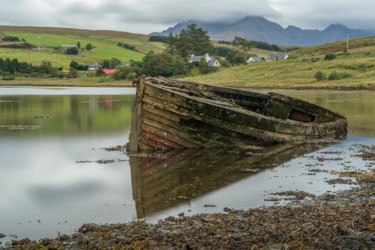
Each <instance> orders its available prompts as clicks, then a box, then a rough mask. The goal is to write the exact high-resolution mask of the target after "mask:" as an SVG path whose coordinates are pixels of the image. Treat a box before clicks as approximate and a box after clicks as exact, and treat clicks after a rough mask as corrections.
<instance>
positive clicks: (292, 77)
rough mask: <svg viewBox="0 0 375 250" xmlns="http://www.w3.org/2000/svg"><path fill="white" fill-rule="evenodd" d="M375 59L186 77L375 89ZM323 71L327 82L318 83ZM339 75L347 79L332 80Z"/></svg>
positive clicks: (268, 65) (253, 84) (291, 63)
mask: <svg viewBox="0 0 375 250" xmlns="http://www.w3.org/2000/svg"><path fill="white" fill-rule="evenodd" d="M374 66H375V57H373V56H366V57H353V56H347V57H342V58H338V59H335V60H332V61H325V60H324V59H320V60H319V61H317V62H312V61H311V60H298V59H292V60H286V61H273V62H262V63H253V64H248V65H243V66H238V67H231V68H223V69H220V70H219V71H218V72H215V73H212V74H207V75H200V76H195V77H186V78H185V80H189V81H195V82H202V83H211V84H217V85H225V86H232V87H247V88H282V89H290V88H292V89H298V88H317V89H321V88H323V89H371V90H373V89H375V68H374ZM318 71H321V72H322V73H323V74H325V76H326V79H325V80H322V81H317V80H316V79H315V77H314V76H315V74H316V73H317V72H318ZM332 72H336V73H337V74H340V75H345V76H346V78H343V79H338V80H328V77H329V76H330V75H331V74H332Z"/></svg>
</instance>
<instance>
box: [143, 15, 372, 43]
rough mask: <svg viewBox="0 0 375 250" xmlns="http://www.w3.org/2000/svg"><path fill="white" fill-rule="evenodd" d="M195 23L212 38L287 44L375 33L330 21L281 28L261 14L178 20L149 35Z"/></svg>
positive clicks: (318, 41)
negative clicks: (321, 26) (215, 19)
mask: <svg viewBox="0 0 375 250" xmlns="http://www.w3.org/2000/svg"><path fill="white" fill-rule="evenodd" d="M192 23H195V24H196V25H197V26H198V27H200V28H202V29H204V30H207V32H208V35H209V36H210V38H211V39H212V40H227V41H231V40H233V39H234V37H235V36H241V37H243V38H246V39H247V40H253V41H263V42H267V43H272V44H278V45H288V46H314V45H318V44H324V43H329V42H334V41H338V40H344V39H346V33H347V32H348V33H349V35H350V38H360V37H367V36H374V35H375V32H373V31H368V30H362V29H351V28H348V27H347V26H345V25H342V24H339V23H336V24H331V25H329V26H328V27H327V28H325V29H324V30H317V29H315V30H313V29H301V28H299V27H297V26H294V25H289V26H287V27H286V28H283V27H282V26H281V25H280V24H278V23H276V22H271V21H269V20H267V19H266V18H264V17H262V16H246V17H244V18H243V19H241V20H239V21H236V22H234V23H225V22H216V23H209V22H202V21H198V20H190V21H186V22H181V23H178V24H176V25H175V26H173V27H170V28H168V29H166V30H164V31H162V32H154V33H151V34H150V35H162V36H168V35H169V34H170V33H172V34H178V33H180V32H181V30H182V29H186V28H187V26H188V25H190V24H192Z"/></svg>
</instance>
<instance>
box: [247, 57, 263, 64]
mask: <svg viewBox="0 0 375 250" xmlns="http://www.w3.org/2000/svg"><path fill="white" fill-rule="evenodd" d="M246 62H247V63H254V62H263V59H262V58H260V57H257V56H251V57H250V58H249V59H247V61H246Z"/></svg>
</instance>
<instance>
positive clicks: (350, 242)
mask: <svg viewBox="0 0 375 250" xmlns="http://www.w3.org/2000/svg"><path fill="white" fill-rule="evenodd" d="M341 246H342V248H343V249H363V248H364V247H365V245H363V244H362V243H361V242H359V241H358V240H354V239H346V240H343V241H342V242H341Z"/></svg>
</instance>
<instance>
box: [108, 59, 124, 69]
mask: <svg viewBox="0 0 375 250" xmlns="http://www.w3.org/2000/svg"><path fill="white" fill-rule="evenodd" d="M120 63H121V61H120V60H119V59H117V58H111V60H110V61H109V64H110V67H111V69H114V68H116V66H117V65H120Z"/></svg>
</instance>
